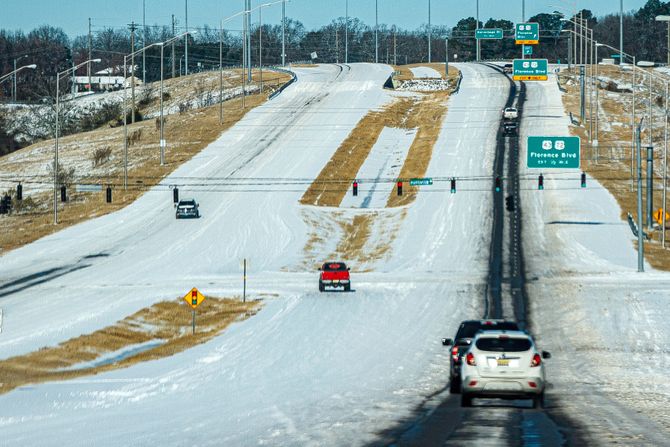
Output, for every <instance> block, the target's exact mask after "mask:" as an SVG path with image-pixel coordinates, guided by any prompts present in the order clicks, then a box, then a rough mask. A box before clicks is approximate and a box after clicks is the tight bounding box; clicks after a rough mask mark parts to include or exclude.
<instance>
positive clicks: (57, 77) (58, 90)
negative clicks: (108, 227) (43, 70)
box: [33, 59, 100, 225]
mask: <svg viewBox="0 0 670 447" xmlns="http://www.w3.org/2000/svg"><path fill="white" fill-rule="evenodd" d="M91 62H96V63H97V62H100V59H89V60H87V61H86V62H82V63H81V64H79V65H75V66H74V67H70V68H68V69H67V70H63V71H61V72H59V73H57V74H56V141H55V144H54V165H53V171H54V225H58V133H59V131H60V78H61V76H65V75H67V74H68V73H71V72H74V71H76V70H77V69H78V68H80V67H83V66H84V65H86V64H90V63H91ZM33 68H34V67H33Z"/></svg>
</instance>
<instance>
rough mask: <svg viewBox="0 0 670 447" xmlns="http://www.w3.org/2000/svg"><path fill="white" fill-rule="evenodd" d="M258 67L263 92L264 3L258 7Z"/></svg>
mask: <svg viewBox="0 0 670 447" xmlns="http://www.w3.org/2000/svg"><path fill="white" fill-rule="evenodd" d="M258 69H259V71H260V76H261V93H263V5H260V6H259V7H258Z"/></svg>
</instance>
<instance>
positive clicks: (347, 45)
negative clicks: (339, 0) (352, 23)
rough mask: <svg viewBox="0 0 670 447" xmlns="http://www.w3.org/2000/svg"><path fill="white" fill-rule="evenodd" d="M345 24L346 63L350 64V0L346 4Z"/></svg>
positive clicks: (346, 0)
mask: <svg viewBox="0 0 670 447" xmlns="http://www.w3.org/2000/svg"><path fill="white" fill-rule="evenodd" d="M344 10H345V11H344V13H345V17H346V18H345V23H344V63H345V64H348V63H349V0H345V3H344Z"/></svg>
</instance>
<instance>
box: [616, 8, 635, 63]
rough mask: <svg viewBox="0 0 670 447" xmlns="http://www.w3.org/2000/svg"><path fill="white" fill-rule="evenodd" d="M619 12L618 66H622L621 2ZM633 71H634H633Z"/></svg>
mask: <svg viewBox="0 0 670 447" xmlns="http://www.w3.org/2000/svg"><path fill="white" fill-rule="evenodd" d="M620 7H621V8H620V10H619V65H621V64H623V0H621V2H620ZM633 71H635V69H633Z"/></svg>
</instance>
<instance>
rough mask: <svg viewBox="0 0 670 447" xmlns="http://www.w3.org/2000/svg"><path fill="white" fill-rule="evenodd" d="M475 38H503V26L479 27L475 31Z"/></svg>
mask: <svg viewBox="0 0 670 447" xmlns="http://www.w3.org/2000/svg"><path fill="white" fill-rule="evenodd" d="M475 38H477V39H502V38H503V30H502V28H479V29H478V30H476V31H475Z"/></svg>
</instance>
